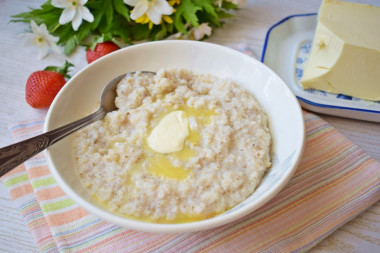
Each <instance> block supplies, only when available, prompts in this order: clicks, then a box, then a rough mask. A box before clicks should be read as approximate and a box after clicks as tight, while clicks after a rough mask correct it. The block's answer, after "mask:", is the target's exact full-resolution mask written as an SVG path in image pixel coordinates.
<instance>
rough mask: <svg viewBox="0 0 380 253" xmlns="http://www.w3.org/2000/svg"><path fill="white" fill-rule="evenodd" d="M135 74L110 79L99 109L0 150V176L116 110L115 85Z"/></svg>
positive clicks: (148, 72)
mask: <svg viewBox="0 0 380 253" xmlns="http://www.w3.org/2000/svg"><path fill="white" fill-rule="evenodd" d="M141 72H142V73H145V74H155V73H154V72H150V71H141ZM133 73H135V72H130V73H126V74H123V75H120V76H118V77H116V78H114V79H112V80H111V81H110V82H109V83H108V84H107V85H106V86H105V87H104V89H103V91H102V95H101V98H100V107H99V109H98V110H97V111H96V112H94V113H92V114H90V115H88V116H86V117H84V118H82V119H79V120H77V121H74V122H72V123H70V124H67V125H64V126H61V127H59V128H57V129H54V130H51V131H49V132H46V133H43V134H41V135H38V136H36V137H33V138H30V139H27V140H24V141H21V142H18V143H15V144H12V145H9V146H7V147H4V148H1V149H0V176H3V175H4V174H6V173H7V172H9V171H11V170H12V169H14V168H15V167H16V166H17V165H20V164H21V163H23V162H25V161H26V160H28V159H29V158H31V157H33V156H34V155H36V154H38V153H39V152H41V151H43V150H45V149H46V148H48V147H50V146H51V145H53V144H54V143H56V142H58V141H60V140H62V139H63V138H65V137H66V136H68V135H70V134H72V133H74V132H76V131H77V130H79V129H81V128H83V127H85V126H87V125H89V124H91V123H94V122H95V121H98V120H100V119H103V118H104V117H105V116H106V114H107V113H108V112H112V111H114V110H116V106H115V98H116V88H117V84H118V83H119V82H120V81H121V79H123V78H124V77H125V76H126V75H128V74H133Z"/></svg>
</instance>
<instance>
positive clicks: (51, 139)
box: [0, 107, 107, 177]
mask: <svg viewBox="0 0 380 253" xmlns="http://www.w3.org/2000/svg"><path fill="white" fill-rule="evenodd" d="M106 113H107V112H106V111H105V110H104V109H103V108H102V107H101V108H100V109H99V110H98V111H96V112H94V113H93V114H90V115H88V116H86V117H84V118H82V119H79V120H77V121H74V122H72V123H70V124H67V125H64V126H61V127H59V128H57V129H54V130H51V131H49V132H46V133H43V134H40V135H38V136H35V137H32V138H30V139H27V140H24V141H21V142H18V143H15V144H12V145H9V146H6V147H4V148H0V177H1V176H3V175H4V174H6V173H7V172H9V171H11V170H12V169H13V168H15V167H16V166H17V165H20V164H21V163H23V162H25V161H26V160H28V159H29V158H31V157H32V156H34V155H36V154H38V153H39V152H41V151H43V150H45V149H46V148H48V147H50V146H51V145H53V144H54V143H56V142H58V141H60V140H62V139H63V138H64V137H66V136H68V135H70V134H72V133H74V132H75V131H77V130H79V129H81V128H83V127H85V126H87V125H89V124H91V123H93V122H95V121H97V120H100V119H102V118H104V116H105V115H106Z"/></svg>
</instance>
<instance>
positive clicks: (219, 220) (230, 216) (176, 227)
mask: <svg viewBox="0 0 380 253" xmlns="http://www.w3.org/2000/svg"><path fill="white" fill-rule="evenodd" d="M168 43H169V44H178V45H201V46H206V47H215V48H217V49H219V50H222V51H226V52H228V53H229V54H237V55H239V57H244V58H246V59H247V60H248V61H252V62H254V63H255V64H259V65H262V67H264V69H266V71H268V72H270V74H271V75H274V76H276V77H278V80H279V81H280V82H281V85H282V86H284V88H285V90H287V91H288V93H289V94H290V99H291V100H293V102H294V104H295V109H296V111H297V114H298V116H299V119H300V120H298V121H297V124H299V126H298V127H299V128H300V129H302V131H301V132H300V134H299V138H298V143H297V145H296V147H297V149H296V153H295V157H296V159H295V161H294V163H293V164H292V165H291V166H290V168H289V169H288V170H287V173H286V174H285V175H284V176H283V177H281V179H280V180H279V182H278V183H277V184H276V185H275V186H274V187H272V188H270V190H269V191H268V192H266V193H265V195H264V197H261V198H260V199H259V200H258V201H257V202H254V203H252V204H247V205H246V206H244V207H242V208H240V209H238V210H236V211H234V212H231V213H224V215H217V216H214V217H212V218H209V219H205V220H200V221H194V222H189V223H174V224H168V223H162V224H161V223H150V222H144V221H138V220H133V219H130V218H128V217H123V216H120V215H118V214H116V213H113V212H112V211H106V210H103V209H101V208H99V207H97V206H95V205H93V204H92V203H90V202H88V201H86V200H85V199H83V198H82V197H81V196H80V195H79V194H77V193H76V192H75V191H74V190H73V189H72V188H71V187H70V186H69V185H68V184H66V182H65V181H64V180H63V178H62V177H61V176H60V175H59V173H58V170H57V168H56V166H55V165H54V163H53V161H52V158H51V156H50V152H49V149H47V150H45V157H46V159H47V163H48V166H49V169H50V171H51V173H52V175H53V177H54V179H55V180H56V182H57V184H58V185H59V186H60V187H61V188H62V190H63V191H64V192H65V193H66V194H67V195H68V196H69V197H70V198H72V199H73V200H74V201H75V202H76V203H78V205H79V206H80V207H82V208H84V209H85V210H87V211H88V212H89V213H90V214H94V215H96V216H98V217H100V218H102V219H104V220H106V221H108V222H111V223H113V224H117V225H119V226H122V227H126V228H130V229H135V230H138V231H145V232H164V233H177V232H195V231H201V230H206V229H210V228H213V227H219V226H222V225H225V224H227V223H230V222H232V221H234V220H237V219H239V218H241V217H243V216H245V215H248V214H249V213H251V212H253V211H255V210H257V209H258V208H260V207H261V206H263V205H264V204H265V203H267V202H268V201H269V200H270V199H272V198H273V197H274V196H275V195H276V194H277V193H278V192H279V191H280V190H281V189H282V188H283V187H284V186H285V185H286V184H287V182H288V181H289V180H290V178H291V177H292V175H293V174H294V172H295V170H296V169H297V167H298V165H299V163H300V161H301V158H302V154H303V151H304V146H305V123H304V120H303V114H302V109H301V106H300V105H299V103H298V101H297V99H296V97H295V95H294V94H293V92H292V91H291V90H290V89H289V87H288V86H287V85H286V84H285V82H284V81H283V80H282V79H281V78H280V77H279V76H278V75H277V74H276V73H275V72H274V71H272V70H271V69H270V68H269V67H267V66H266V65H264V64H263V63H262V62H260V61H258V60H257V59H254V58H252V57H251V56H248V55H246V54H244V53H242V52H239V51H237V50H234V49H232V48H228V47H225V46H222V45H218V44H214V43H210V42H201V41H188V40H164V41H151V42H144V43H141V44H136V45H132V46H129V47H126V48H122V49H120V50H117V51H115V52H112V53H110V54H108V55H105V56H103V57H102V58H100V59H98V60H96V61H94V62H93V63H91V64H89V65H87V66H85V67H84V68H82V69H81V70H79V71H78V72H77V73H76V74H75V75H74V76H73V77H72V78H71V79H70V80H69V81H68V82H67V83H66V85H65V86H64V87H63V88H62V89H61V90H60V91H59V93H58V94H57V96H56V98H55V99H54V101H53V103H52V105H51V106H50V108H49V110H48V112H47V115H46V118H45V122H44V127H43V132H47V131H49V130H51V129H50V128H49V125H50V118H51V115H52V111H53V109H54V107H55V104H56V102H57V100H58V98H59V96H60V94H61V93H62V92H64V90H66V89H70V86H71V83H75V79H76V77H78V76H79V75H83V74H85V72H87V71H88V69H91V68H92V66H95V65H97V64H101V62H102V61H104V60H105V59H108V58H111V57H114V55H116V54H119V53H120V52H124V51H130V50H136V49H139V48H144V47H147V46H160V45H162V44H168Z"/></svg>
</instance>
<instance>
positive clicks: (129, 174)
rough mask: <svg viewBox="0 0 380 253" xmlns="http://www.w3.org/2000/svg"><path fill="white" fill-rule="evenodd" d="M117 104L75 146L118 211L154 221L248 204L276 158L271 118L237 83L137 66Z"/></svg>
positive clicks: (87, 181)
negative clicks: (145, 70)
mask: <svg viewBox="0 0 380 253" xmlns="http://www.w3.org/2000/svg"><path fill="white" fill-rule="evenodd" d="M115 104H116V106H117V107H118V110H116V111H114V112H111V113H108V114H107V115H106V117H105V118H104V119H103V120H101V121H98V122H96V123H94V124H92V125H90V126H89V127H87V128H85V129H83V130H81V131H80V132H78V134H77V135H76V136H75V143H74V155H75V159H76V162H77V167H78V173H79V175H80V178H81V180H82V182H83V184H84V185H85V187H87V188H88V189H89V191H90V192H91V194H92V195H94V196H95V197H96V198H97V199H99V200H100V201H101V202H103V203H105V204H106V205H107V206H108V207H109V208H110V209H112V210H113V211H115V212H118V213H121V214H123V215H126V216H128V217H132V218H135V219H139V220H144V221H149V222H165V223H170V222H172V223H175V222H188V221H195V220H201V219H206V218H209V217H212V216H215V215H217V214H219V213H222V212H224V211H226V210H228V209H230V208H232V207H233V206H235V205H236V204H238V203H240V202H242V201H244V200H245V199H246V198H247V197H248V196H249V195H251V194H252V193H253V192H254V190H255V188H256V187H257V186H258V184H259V183H260V181H261V179H262V177H263V175H264V174H265V172H266V170H267V168H268V167H269V166H270V164H271V163H270V146H271V135H270V132H269V128H268V122H267V117H266V114H265V113H264V112H263V110H262V109H261V108H260V106H259V105H258V103H257V102H256V101H255V99H254V97H253V96H252V95H251V94H250V93H249V92H248V91H246V90H245V89H243V88H241V87H240V86H238V85H237V84H235V83H234V82H233V81H232V80H222V79H219V78H217V77H215V76H212V75H208V74H207V75H206V74H195V73H193V72H191V71H189V70H184V69H170V70H166V69H161V70H160V71H158V72H157V74H156V75H153V74H144V73H140V72H137V73H135V74H131V75H128V76H126V77H125V78H124V79H123V80H122V81H121V82H120V84H119V85H118V88H117V98H116V100H115ZM171 122H175V123H171ZM165 124H166V125H165ZM158 125H160V126H158ZM177 125H178V126H180V128H178V127H176V126H177ZM165 129H167V130H165ZM165 131H167V132H165ZM177 132H178V133H180V134H177ZM175 135H180V137H178V136H175ZM160 138H161V139H160ZM148 139H149V142H148ZM171 142H176V143H174V144H173V145H171V146H173V147H175V150H174V151H171V150H170V147H171V146H170V144H171ZM151 143H153V144H151ZM152 147H153V148H152ZM161 147H163V149H162V148H161ZM160 150H164V151H160Z"/></svg>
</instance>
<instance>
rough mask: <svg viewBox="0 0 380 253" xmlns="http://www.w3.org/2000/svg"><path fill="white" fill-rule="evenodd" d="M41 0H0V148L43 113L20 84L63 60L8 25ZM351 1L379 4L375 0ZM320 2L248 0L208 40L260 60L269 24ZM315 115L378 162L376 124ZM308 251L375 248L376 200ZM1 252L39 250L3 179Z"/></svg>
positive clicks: (379, 213) (77, 56)
mask: <svg viewBox="0 0 380 253" xmlns="http://www.w3.org/2000/svg"><path fill="white" fill-rule="evenodd" d="M353 1H355V0H353ZM43 2H44V1H41V0H38V1H25V0H24V1H21V0H0V3H1V8H0V19H1V23H0V34H1V35H2V36H1V37H2V41H1V46H0V55H1V57H2V60H1V62H0V101H1V103H2V106H1V107H0V147H2V146H6V145H8V144H11V143H12V142H13V140H12V138H11V136H10V134H9V131H8V126H9V125H10V124H11V123H14V122H17V121H20V120H28V119H36V118H40V117H41V116H44V115H45V114H46V112H47V110H36V109H33V108H31V107H30V106H28V104H27V103H26V102H25V98H24V97H25V83H26V80H27V78H28V76H29V75H30V74H31V73H32V72H34V71H36V70H40V69H43V68H45V67H46V66H48V65H62V63H63V62H64V60H65V56H63V55H49V56H48V57H47V58H45V59H44V60H38V57H37V49H36V48H35V47H33V46H26V45H25V43H24V41H23V39H22V38H20V37H19V36H18V35H19V34H21V33H23V32H25V30H26V28H27V26H26V25H25V24H19V23H9V20H10V16H11V15H14V14H17V13H20V12H24V11H27V10H28V8H29V7H34V8H37V7H39V6H40V4H41V3H43ZM355 2H360V3H369V4H373V5H377V6H379V5H380V3H379V1H378V0H362V1H359V0H356V1H355ZM320 3H321V0H308V1H304V0H303V1H302V0H282V1H278V0H248V1H247V4H246V6H245V7H244V8H243V9H241V10H239V11H238V12H237V16H236V17H234V18H232V19H229V20H227V21H226V23H225V25H224V27H223V28H222V29H218V30H215V31H214V34H213V36H212V37H211V38H209V39H208V40H207V41H209V42H212V43H217V44H221V45H225V46H228V45H233V44H238V43H247V44H248V45H249V46H250V47H251V48H252V50H253V52H254V54H255V55H256V56H257V58H259V57H260V56H261V51H262V48H263V44H264V39H265V35H266V33H267V31H268V29H269V28H270V27H271V26H272V25H273V24H275V23H276V22H278V21H279V20H281V19H283V18H285V17H287V16H289V15H294V14H300V13H312V12H313V13H315V12H317V11H318V8H319V6H320ZM379 25H380V24H379ZM68 59H69V61H70V62H72V63H74V65H75V69H74V71H72V72H71V74H75V73H76V72H77V71H78V70H80V69H82V68H83V67H84V66H86V65H87V63H86V61H85V52H84V49H83V48H81V49H79V50H77V51H76V52H75V53H74V54H73V55H72V56H70V57H69V58H68ZM320 116H321V117H322V118H323V119H325V120H326V121H327V122H328V123H330V124H331V125H332V126H334V127H335V128H336V129H338V130H339V131H340V132H341V133H343V134H344V135H345V136H346V137H347V138H348V139H350V140H351V141H352V142H354V143H355V144H357V145H358V146H360V147H362V149H363V150H364V151H365V152H366V153H367V154H369V155H370V156H372V157H374V158H375V159H376V160H377V161H380V145H379V143H380V124H378V123H373V122H366V121H359V120H352V119H346V118H339V117H334V116H326V115H320ZM311 251H312V252H337V251H340V252H342V251H343V252H380V203H379V202H378V203H376V204H375V205H374V206H372V207H371V208H369V209H368V210H367V211H365V212H363V213H362V214H360V215H358V216H357V217H356V218H355V219H353V220H351V221H350V222H348V223H347V224H345V225H344V226H342V227H340V228H338V229H337V230H336V231H335V232H334V233H333V234H331V235H330V236H329V237H327V238H325V239H324V240H323V241H322V242H320V243H319V244H318V245H317V246H315V247H314V248H313V249H312V250H311ZM0 252H38V249H37V248H36V245H35V242H34V239H33V238H32V236H31V234H30V232H29V230H28V228H27V227H26V225H25V222H24V221H23V219H22V218H21V216H20V213H19V211H18V209H17V207H16V206H15V204H14V203H13V202H12V201H11V198H10V196H9V193H8V191H7V190H6V188H5V186H4V184H3V183H0Z"/></svg>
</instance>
